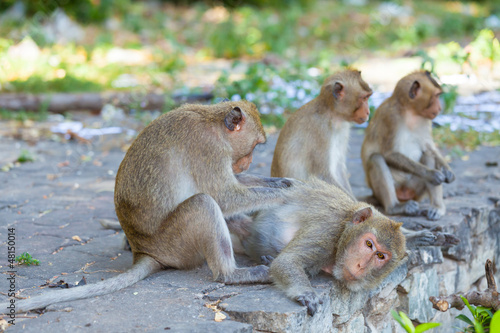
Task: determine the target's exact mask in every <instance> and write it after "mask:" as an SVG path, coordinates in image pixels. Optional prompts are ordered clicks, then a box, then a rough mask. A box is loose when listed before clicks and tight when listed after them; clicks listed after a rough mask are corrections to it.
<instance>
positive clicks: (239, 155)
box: [2, 101, 291, 312]
mask: <svg viewBox="0 0 500 333" xmlns="http://www.w3.org/2000/svg"><path fill="white" fill-rule="evenodd" d="M264 141H265V133H264V130H263V127H262V125H261V123H260V119H259V113H258V111H257V108H256V107H255V105H254V104H252V103H249V102H246V101H239V102H224V103H219V104H216V105H210V106H205V105H184V106H182V107H180V108H178V109H176V110H173V111H170V112H168V113H167V114H164V115H162V116H160V117H159V118H158V119H156V120H155V121H153V122H152V123H151V124H149V125H148V126H147V127H146V128H145V129H144V130H143V131H142V132H141V133H140V134H139V135H138V137H137V138H136V140H135V141H134V142H133V144H132V146H131V147H130V148H129V150H128V151H127V154H126V155H125V158H124V159H123V161H122V163H121V164H120V168H119V169H118V173H117V175H116V184H115V208H116V214H117V216H118V219H119V221H120V224H121V226H122V228H123V230H124V231H125V234H126V236H127V238H128V240H129V243H130V246H131V248H132V252H133V256H134V264H133V265H132V267H131V268H130V270H128V271H127V272H125V273H123V274H119V275H117V276H115V277H113V278H111V279H108V280H105V281H101V282H98V283H95V284H89V285H85V286H83V287H79V288H72V289H67V290H61V291H57V292H49V293H46V294H43V295H41V296H37V297H33V298H31V299H28V300H23V301H20V302H17V303H16V310H17V311H18V312H24V311H28V310H31V309H36V308H44V307H46V306H47V305H49V304H52V303H57V302H62V301H70V300H75V299H81V298H87V297H92V296H98V295H104V294H107V293H111V292H113V291H116V290H119V289H122V288H125V287H127V286H130V285H132V284H134V283H136V282H137V281H140V280H141V279H144V278H145V277H147V276H148V275H150V274H152V273H154V272H156V271H158V270H160V269H162V268H164V267H173V268H178V269H189V268H193V267H196V266H199V265H201V264H203V262H205V261H206V262H207V263H208V266H209V268H210V269H211V270H212V272H213V275H214V278H218V277H220V278H221V280H222V281H224V282H226V283H253V282H269V275H268V267H266V266H262V265H261V266H256V267H247V268H237V267H236V263H235V260H234V254H233V247H232V242H231V238H230V235H229V230H228V226H227V225H226V222H225V220H224V217H228V218H229V220H231V219H230V218H231V217H232V216H234V215H237V214H239V213H241V212H245V211H251V210H253V209H262V208H267V207H270V206H272V205H276V204H279V203H282V202H284V199H285V194H286V190H284V189H282V188H283V187H289V186H290V185H291V181H290V180H286V179H281V178H264V177H258V176H251V175H235V174H234V173H233V171H234V170H237V171H243V170H246V169H247V168H248V166H249V164H250V162H251V160H252V151H253V149H254V147H255V145H256V144H258V143H263V142H264ZM249 185H252V186H249ZM233 229H236V225H235V228H233ZM2 308H3V309H6V306H4V305H3V304H2Z"/></svg>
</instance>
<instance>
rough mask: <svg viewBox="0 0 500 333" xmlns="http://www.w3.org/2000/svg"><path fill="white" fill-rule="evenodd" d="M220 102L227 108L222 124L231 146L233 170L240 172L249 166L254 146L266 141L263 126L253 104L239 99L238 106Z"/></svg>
mask: <svg viewBox="0 0 500 333" xmlns="http://www.w3.org/2000/svg"><path fill="white" fill-rule="evenodd" d="M220 104H221V105H222V107H223V108H224V109H225V110H227V111H226V112H225V115H224V125H225V134H226V136H227V140H228V142H229V144H230V146H231V148H232V168H233V172H234V173H240V172H243V171H245V170H247V169H248V168H249V167H250V163H252V153H253V150H254V148H255V146H256V145H257V144H259V143H264V142H266V134H265V132H264V127H263V126H262V123H261V122H260V116H259V111H258V110H257V107H256V106H255V104H253V103H250V102H247V101H239V102H238V106H232V105H231V104H232V103H231V102H223V103H220Z"/></svg>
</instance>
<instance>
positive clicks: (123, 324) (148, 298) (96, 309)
mask: <svg viewBox="0 0 500 333" xmlns="http://www.w3.org/2000/svg"><path fill="white" fill-rule="evenodd" d="M1 124H2V123H0V126H1ZM0 133H2V131H1V130H0ZM110 140H113V138H107V137H104V138H101V139H99V140H94V141H92V143H91V144H90V145H84V144H78V143H74V142H70V143H57V142H49V141H40V142H38V143H36V144H35V145H33V146H30V145H28V144H27V143H25V142H21V141H16V140H12V139H8V138H5V137H4V138H1V139H0V166H3V165H5V164H6V163H8V162H12V161H13V160H14V159H15V158H17V156H19V154H20V152H21V150H22V149H27V150H29V151H31V152H32V153H33V154H35V155H36V157H37V159H36V161H35V162H32V163H26V164H22V165H20V166H17V167H14V168H12V169H11V170H10V171H9V172H0V184H1V189H2V190H1V193H2V194H1V196H0V226H1V228H0V265H1V266H2V267H0V272H1V273H5V271H6V270H7V266H6V264H7V261H6V260H7V257H6V252H7V251H6V243H5V242H6V240H7V233H6V230H7V228H15V230H16V255H19V254H21V253H22V252H24V251H27V252H29V253H30V254H31V255H33V257H35V258H37V259H39V260H40V261H41V265H40V266H30V267H26V266H19V267H16V270H17V272H18V276H17V277H16V289H17V290H18V291H21V294H20V295H21V296H23V297H25V296H28V295H36V294H39V293H42V292H46V289H44V288H43V289H42V288H40V286H41V285H43V284H45V283H46V282H47V280H50V281H53V282H56V281H59V280H61V279H62V280H64V281H66V282H68V283H71V284H74V283H76V282H78V281H80V280H81V278H82V276H85V277H86V279H87V283H95V282H97V281H100V280H101V279H106V278H109V277H112V276H115V275H116V274H118V273H120V272H123V271H124V270H126V269H127V268H128V267H130V265H131V263H132V256H131V254H130V252H126V251H123V250H121V242H122V234H121V233H117V232H114V231H112V230H104V229H103V228H102V227H101V225H100V223H99V219H102V218H107V219H113V218H116V215H115V213H114V206H113V185H114V177H115V173H116V170H117V168H118V165H119V163H120V162H121V160H122V158H123V156H124V153H123V152H122V151H121V150H120V149H110V148H109V147H110V145H109V141H110ZM361 141H362V132H360V130H357V129H355V130H353V133H352V139H351V142H352V145H351V149H350V152H349V158H348V169H349V170H350V171H351V179H350V181H351V184H352V185H353V190H354V192H355V193H356V195H358V196H361V195H367V194H370V190H369V189H368V188H367V187H366V185H365V183H364V175H363V170H362V167H361V160H360V158H359V156H360V155H359V152H360V145H361ZM275 142H276V135H271V136H270V137H269V140H268V143H267V144H266V145H264V146H259V147H257V150H256V152H255V156H254V163H253V164H252V168H251V170H250V172H253V173H257V174H262V175H268V174H269V169H270V163H271V159H272V152H273V147H274V145H275ZM499 160H500V148H499V147H482V148H480V149H479V150H478V151H475V152H472V153H470V154H469V160H468V161H462V160H454V161H453V162H452V164H451V165H452V167H453V169H454V171H455V174H456V176H457V180H456V181H455V182H454V183H452V184H446V185H445V187H444V191H445V194H446V200H445V203H446V205H447V207H448V210H447V213H446V215H445V216H444V217H443V218H442V219H441V220H440V221H438V222H429V221H427V220H425V219H424V218H421V217H419V218H408V217H395V219H396V220H400V221H402V222H404V223H405V226H407V227H409V228H415V229H419V228H423V227H433V226H437V225H440V226H442V228H443V231H445V232H450V233H453V234H454V235H456V236H457V237H459V238H460V239H461V243H460V244H459V245H458V246H455V247H452V248H449V249H441V248H436V247H424V248H420V249H418V250H416V251H414V252H412V253H410V258H409V261H408V263H407V264H405V265H403V266H401V267H400V268H399V269H397V270H396V271H395V272H393V274H391V275H390V276H389V277H388V278H387V279H386V281H384V283H383V284H382V285H381V286H380V287H379V288H377V289H376V290H374V291H371V292H361V293H350V292H347V291H345V290H342V289H341V288H340V287H339V286H338V284H337V283H335V282H334V281H332V280H331V278H330V277H328V276H327V275H326V274H320V275H319V276H317V277H315V278H314V279H313V281H312V282H313V285H314V287H315V288H316V290H317V292H318V293H319V294H320V295H322V297H323V299H324V303H323V305H322V306H321V307H320V309H319V312H318V314H317V315H316V316H314V317H313V318H311V317H309V316H308V315H307V313H306V309H305V307H302V306H300V305H299V304H298V303H296V302H293V301H291V300H289V299H287V298H286V297H285V296H284V295H283V294H282V293H281V292H280V291H279V290H277V289H276V288H274V287H273V286H271V285H254V286H225V285H223V284H220V283H215V282H213V281H212V277H211V273H210V271H209V270H208V268H207V267H206V266H204V267H201V268H198V269H195V270H191V271H178V270H165V271H162V272H159V273H157V274H154V275H153V276H150V277H148V278H147V279H145V280H143V281H140V282H139V283H137V284H135V285H134V286H131V287H129V288H125V289H123V290H121V291H118V292H116V293H113V294H111V295H107V296H101V297H95V298H91V299H85V300H79V301H74V302H67V303H61V304H56V305H53V306H51V307H49V311H46V312H45V313H43V314H36V313H35V314H32V313H31V314H30V315H29V316H24V315H19V316H18V317H17V318H16V325H15V326H12V327H10V328H9V329H8V332H17V331H23V332H64V331H75V332H80V331H93V332H125V331H133V332H134V331H141V332H142V331H154V332H157V331H158V332H159V331H162V332H163V331H171V332H224V333H225V332H252V331H253V332H255V331H265V332H341V333H344V332H356V333H357V332H366V333H368V332H384V333H386V332H387V333H388V332H402V331H401V329H400V328H398V327H397V325H396V323H395V321H394V320H393V319H392V317H391V315H390V310H391V309H397V310H402V311H405V312H406V313H408V314H409V315H410V317H411V319H412V320H415V321H416V322H418V321H438V322H442V323H444V325H443V327H442V328H440V329H438V330H435V331H434V332H443V333H444V332H449V330H448V331H447V330H446V328H448V329H449V327H452V326H456V325H459V322H458V321H456V320H455V319H454V317H455V316H456V315H457V314H459V313H460V312H458V311H455V310H453V311H451V313H444V314H441V313H437V312H436V311H435V310H433V309H432V306H431V304H430V302H428V297H429V296H431V295H437V294H450V293H454V292H458V291H462V292H465V291H467V290H469V288H471V286H473V285H474V284H475V283H478V284H480V285H481V284H482V285H484V283H483V282H482V281H483V280H484V278H483V276H484V263H485V261H486V259H487V258H490V259H492V260H493V261H494V262H495V263H498V262H499V259H500V249H499V241H500V239H499V238H500V208H498V207H495V202H494V200H489V199H488V198H490V197H492V198H499V197H500V192H499V191H500V179H499V178H498V177H495V175H496V174H499V173H500V171H499V168H498V167H486V166H485V161H497V162H499ZM75 236H78V237H75ZM2 253H3V255H1V254H2ZM237 261H238V264H239V265H240V266H245V265H251V264H253V263H251V262H250V261H249V260H248V259H247V258H245V257H242V256H238V257H237ZM498 278H499V276H498V275H497V279H498ZM6 289H7V282H6V280H5V279H3V278H2V279H0V292H5V291H6ZM1 297H2V298H4V297H5V296H3V295H2V296H1ZM218 301H220V302H219V303H218V305H217V306H218V310H217V311H222V312H223V313H225V314H226V315H227V318H226V319H225V320H223V321H222V322H215V321H214V318H215V311H214V310H212V309H211V308H209V307H207V306H208V305H213V304H215V303H217V302H218ZM69 309H71V311H69Z"/></svg>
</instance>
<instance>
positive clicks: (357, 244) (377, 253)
mask: <svg viewBox="0 0 500 333" xmlns="http://www.w3.org/2000/svg"><path fill="white" fill-rule="evenodd" d="M391 258H392V253H391V252H390V251H389V250H387V248H386V247H385V246H384V244H381V243H379V242H378V241H377V237H376V236H375V235H374V234H373V233H371V232H367V233H363V234H361V235H360V236H359V237H358V238H357V239H355V240H353V241H352V242H351V243H350V245H349V246H348V247H347V249H346V251H345V253H344V258H343V260H342V261H341V262H340V263H337V265H336V267H335V269H334V275H335V277H336V278H337V279H338V280H341V281H343V282H344V283H345V285H346V286H347V287H348V288H349V289H351V290H354V291H355V290H361V289H365V288H366V287H367V286H369V285H371V282H372V279H373V276H374V275H375V276H376V275H378V274H376V273H377V272H378V271H380V270H382V268H384V266H385V265H386V264H387V263H388V262H389V261H390V260H391Z"/></svg>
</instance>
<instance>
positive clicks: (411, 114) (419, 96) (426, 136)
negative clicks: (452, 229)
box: [361, 71, 455, 220]
mask: <svg viewBox="0 0 500 333" xmlns="http://www.w3.org/2000/svg"><path fill="white" fill-rule="evenodd" d="M441 93H442V90H441V87H440V86H439V84H438V83H437V82H436V81H435V80H434V79H433V78H432V77H431V75H430V73H429V72H427V71H417V72H414V73H411V74H409V75H407V76H405V77H403V78H402V79H401V80H399V82H398V83H397V84H396V88H395V89H394V93H393V94H392V96H391V97H389V98H388V99H387V100H385V101H384V102H383V103H382V105H380V106H379V107H378V109H377V110H376V112H375V114H374V116H373V118H372V119H371V121H370V123H369V124H368V128H367V129H366V134H365V138H364V141H363V145H362V149H361V159H362V161H363V167H364V170H365V174H366V181H367V183H368V186H369V187H370V188H371V189H372V190H373V195H374V197H375V198H376V199H377V200H378V201H379V202H380V203H381V204H382V206H383V207H384V210H385V212H386V213H387V214H390V215H397V214H405V215H425V216H427V218H428V219H429V220H437V219H439V218H441V217H442V216H443V215H444V214H445V212H446V206H445V205H444V201H443V187H442V185H441V184H442V183H443V182H444V183H451V182H453V181H454V180H455V175H454V174H453V172H452V171H451V168H450V166H449V165H448V163H446V161H445V160H444V158H443V157H442V156H441V154H440V153H439V151H438V149H437V148H436V145H435V144H434V140H433V139H432V119H434V118H435V117H436V116H437V115H438V114H439V112H440V111H441V104H440V101H439V95H440V94H441ZM426 196H428V197H429V198H430V204H431V207H430V208H429V209H421V208H420V207H419V204H418V203H417V201H420V200H422V199H423V198H424V197H426Z"/></svg>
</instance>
